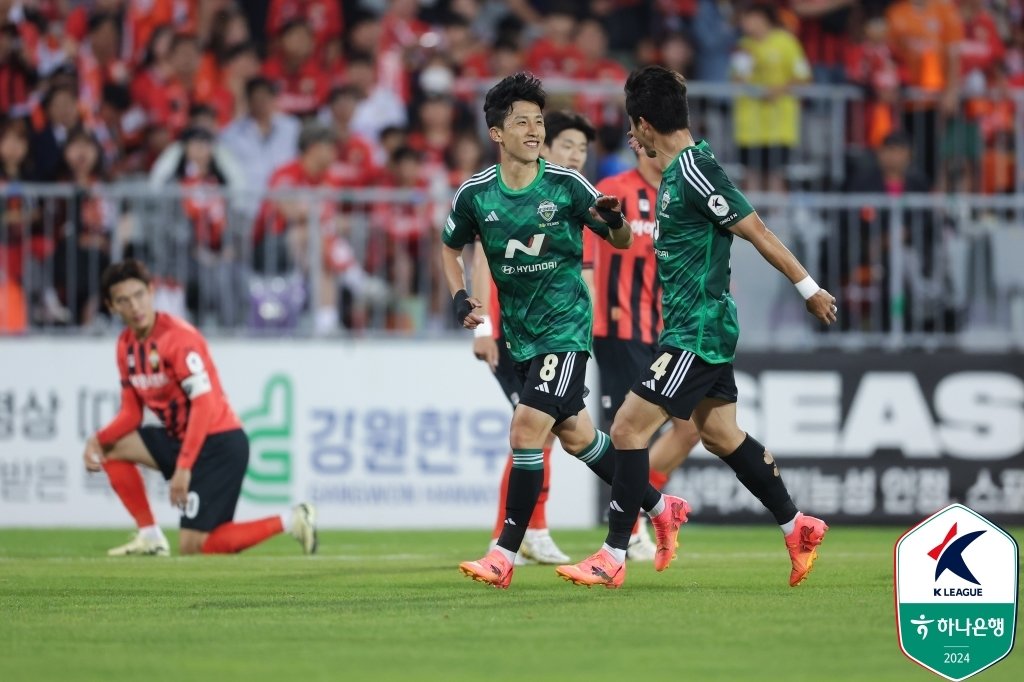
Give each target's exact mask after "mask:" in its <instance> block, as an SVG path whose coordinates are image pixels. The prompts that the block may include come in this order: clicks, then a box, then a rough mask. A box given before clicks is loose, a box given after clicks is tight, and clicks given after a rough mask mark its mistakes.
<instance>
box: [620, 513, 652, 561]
mask: <svg viewBox="0 0 1024 682" xmlns="http://www.w3.org/2000/svg"><path fill="white" fill-rule="evenodd" d="M657 552H658V546H657V545H656V544H654V540H652V539H651V532H650V531H649V530H648V529H647V520H646V519H645V518H644V517H643V516H641V517H640V525H639V527H638V528H637V532H636V533H635V534H634V535H630V536H629V546H628V547H626V559H628V560H629V561H654V555H655V554H657Z"/></svg>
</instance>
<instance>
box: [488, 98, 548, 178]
mask: <svg viewBox="0 0 1024 682" xmlns="http://www.w3.org/2000/svg"><path fill="white" fill-rule="evenodd" d="M490 132H491V139H492V140H494V141H495V142H497V143H498V145H499V146H500V147H501V156H502V160H505V159H506V158H508V159H510V160H515V161H518V162H520V163H524V164H526V163H531V162H536V161H537V159H538V158H540V150H541V147H542V146H543V145H544V112H543V111H541V108H540V107H539V106H537V104H535V103H534V102H525V101H523V100H516V101H515V102H513V103H512V108H511V110H510V111H509V113H508V115H507V116H505V120H504V121H503V122H502V126H501V128H491V131H490Z"/></svg>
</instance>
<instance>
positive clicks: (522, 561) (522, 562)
mask: <svg viewBox="0 0 1024 682" xmlns="http://www.w3.org/2000/svg"><path fill="white" fill-rule="evenodd" d="M497 546H498V541H497V540H491V541H490V542H488V543H487V551H488V552H490V551H491V550H492V549H494V548H495V547H497ZM535 563H537V562H536V561H531V560H529V559H527V558H526V557H525V556H523V550H522V547H520V548H519V553H518V554H516V560H515V561H513V562H512V565H513V566H529V565H530V564H535Z"/></svg>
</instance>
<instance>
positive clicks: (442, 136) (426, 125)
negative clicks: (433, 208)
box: [404, 93, 456, 173]
mask: <svg viewBox="0 0 1024 682" xmlns="http://www.w3.org/2000/svg"><path fill="white" fill-rule="evenodd" d="M455 113H456V112H455V102H454V101H453V99H452V98H451V97H450V96H448V95H444V94H440V93H430V94H428V95H427V96H426V98H425V99H424V100H423V102H421V103H420V106H419V109H418V110H417V112H416V118H417V121H416V127H415V129H414V130H413V132H412V133H410V134H409V142H408V144H409V146H410V147H411V148H412V149H414V150H416V151H417V152H419V155H420V158H419V159H418V161H419V162H421V163H422V164H423V165H424V166H425V168H426V171H427V172H428V173H434V172H440V171H441V170H442V168H443V167H444V155H445V152H447V151H448V147H450V146H451V144H452V139H453V138H454V137H455V130H454V128H455ZM404 158H406V159H407V160H408V157H407V156H406V157H404Z"/></svg>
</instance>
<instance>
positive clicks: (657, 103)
mask: <svg viewBox="0 0 1024 682" xmlns="http://www.w3.org/2000/svg"><path fill="white" fill-rule="evenodd" d="M625 91H626V115H627V116H629V118H630V120H631V121H633V123H637V122H639V120H640V118H641V117H643V118H644V120H646V121H647V122H648V123H650V124H651V125H652V126H654V129H655V130H657V131H658V132H659V133H671V132H674V131H676V130H682V129H684V128H689V127H690V110H689V106H688V105H687V103H686V79H685V78H683V76H682V75H681V74H679V73H676V72H675V71H673V70H671V69H666V68H665V67H664V66H657V65H653V66H645V67H643V68H641V69H637V70H636V71H634V72H633V73H631V74H629V78H627V79H626V87H625Z"/></svg>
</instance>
